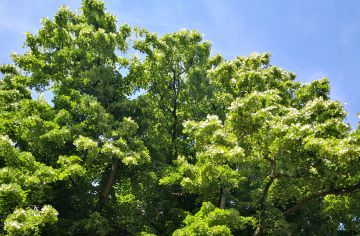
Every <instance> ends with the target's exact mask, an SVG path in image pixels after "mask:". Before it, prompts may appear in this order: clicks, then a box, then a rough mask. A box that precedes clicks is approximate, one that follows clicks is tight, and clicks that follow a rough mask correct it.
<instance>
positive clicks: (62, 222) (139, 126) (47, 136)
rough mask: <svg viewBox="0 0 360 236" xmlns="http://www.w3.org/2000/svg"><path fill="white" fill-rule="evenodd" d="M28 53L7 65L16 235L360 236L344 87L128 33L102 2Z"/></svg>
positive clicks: (6, 204) (198, 46)
mask: <svg viewBox="0 0 360 236" xmlns="http://www.w3.org/2000/svg"><path fill="white" fill-rule="evenodd" d="M25 46H26V47H27V48H28V51H27V52H26V53H24V54H22V55H17V54H14V55H13V60H14V63H13V64H11V65H2V66H0V72H1V73H2V74H3V77H2V79H1V80H0V109H1V112H0V124H1V126H0V185H1V186H0V216H1V217H0V225H1V228H2V229H1V230H2V231H1V234H8V235H292V234H295V235H323V234H346V235H351V234H353V235H356V234H357V233H359V232H360V221H359V217H360V206H359V203H358V202H359V200H360V195H359V189H360V165H359V158H360V127H359V126H358V127H357V128H356V129H353V130H351V127H350V126H349V125H348V124H346V122H345V118H346V111H345V110H344V108H343V105H342V104H341V103H340V102H338V101H333V100H331V99H330V96H329V93H330V85H329V81H328V79H320V80H316V81H313V82H311V83H308V84H302V83H300V82H297V81H296V80H295V75H294V74H293V73H290V72H286V71H285V70H283V69H281V68H279V67H276V66H273V65H271V64H270V57H271V56H270V54H269V53H265V54H251V55H250V56H248V57H237V58H235V59H234V60H225V59H224V58H222V57H221V55H216V56H210V55H211V53H210V52H211V44H210V43H209V42H207V41H204V40H203V39H202V36H201V34H200V33H198V32H196V31H187V30H181V31H179V32H175V33H169V34H165V35H162V36H158V35H156V34H154V33H151V32H148V31H147V30H145V29H142V28H138V27H135V28H132V27H130V26H128V25H121V26H120V27H118V26H117V25H116V20H115V16H113V15H111V14H110V13H108V12H107V11H106V9H105V6H104V3H103V2H101V1H99V0H83V4H82V7H81V11H80V12H79V13H75V12H73V11H71V10H69V9H68V8H66V7H62V8H60V9H59V11H58V13H57V14H56V15H55V17H54V19H43V21H42V27H41V29H40V30H39V31H38V33H36V34H30V33H27V37H26V41H25ZM129 52H132V53H135V54H137V56H136V55H135V56H129ZM34 91H37V92H38V93H40V94H41V93H42V92H43V91H51V92H52V93H53V95H54V98H53V100H52V102H50V101H49V100H48V99H45V98H44V97H43V96H39V97H38V98H33V97H32V95H31V93H33V92H34Z"/></svg>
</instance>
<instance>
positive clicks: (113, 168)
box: [96, 158, 119, 211]
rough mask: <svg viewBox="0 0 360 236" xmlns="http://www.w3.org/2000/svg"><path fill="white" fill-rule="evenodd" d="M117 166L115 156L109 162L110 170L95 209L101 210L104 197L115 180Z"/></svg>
mask: <svg viewBox="0 0 360 236" xmlns="http://www.w3.org/2000/svg"><path fill="white" fill-rule="evenodd" d="M118 168H119V160H118V159H117V158H115V159H114V160H113V161H112V164H111V171H110V174H109V177H108V179H107V180H106V182H105V185H104V187H103V188H102V190H101V192H100V196H99V201H98V203H97V205H96V210H97V211H101V210H102V208H103V207H104V205H105V202H106V199H107V198H108V196H109V192H110V190H111V188H112V186H113V184H114V182H115V177H116V173H117V171H118Z"/></svg>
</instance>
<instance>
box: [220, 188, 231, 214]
mask: <svg viewBox="0 0 360 236" xmlns="http://www.w3.org/2000/svg"><path fill="white" fill-rule="evenodd" d="M229 192H230V189H229V188H222V189H220V199H219V208H220V209H225V208H226V195H227V194H228V193H229Z"/></svg>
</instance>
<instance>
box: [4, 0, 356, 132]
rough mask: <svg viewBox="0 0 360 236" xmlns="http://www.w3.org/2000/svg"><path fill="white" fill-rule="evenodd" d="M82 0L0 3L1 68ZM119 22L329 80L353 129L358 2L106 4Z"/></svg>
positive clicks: (125, 0)
mask: <svg viewBox="0 0 360 236" xmlns="http://www.w3.org/2000/svg"><path fill="white" fill-rule="evenodd" d="M80 3H81V1H80V0H0V45H1V47H0V63H8V62H10V59H9V54H10V52H23V51H24V49H23V48H22V44H23V41H24V38H25V35H24V32H25V31H30V32H36V30H37V29H38V28H39V26H40V18H42V17H52V16H53V15H54V14H55V12H56V10H57V8H58V7H59V6H61V5H64V4H65V5H68V6H70V7H71V8H72V9H78V8H79V7H80ZM105 3H106V6H107V9H108V11H110V12H112V13H114V14H115V15H116V16H117V19H118V23H119V24H121V23H128V24H130V25H133V26H143V27H146V28H147V29H149V30H151V31H154V32H157V33H158V34H164V33H167V32H172V31H176V30H179V29H182V28H186V29H197V30H199V31H200V32H202V33H203V34H204V36H205V39H207V40H210V41H212V42H213V53H214V54H215V53H221V54H222V55H224V56H225V57H226V58H228V59H232V58H234V57H235V56H237V55H248V54H250V53H251V52H253V51H256V52H267V51H268V52H271V53H272V55H273V58H272V64H273V65H278V66H280V67H283V68H284V69H286V70H289V71H293V72H295V73H296V74H297V76H298V77H297V80H299V81H302V82H308V81H311V80H314V79H319V78H321V77H328V78H329V79H330V81H331V86H332V98H333V99H338V100H340V101H341V102H343V103H346V104H345V107H346V109H347V110H348V112H349V118H348V122H349V123H351V125H352V126H353V127H354V126H355V125H357V123H358V118H357V116H356V114H357V113H358V112H360V59H359V54H360V1H358V0H346V1H341V0H302V1H289V0H276V1H269V0H182V1H179V0H152V1H150V0H138V1H136V0H132V1H129V0H105Z"/></svg>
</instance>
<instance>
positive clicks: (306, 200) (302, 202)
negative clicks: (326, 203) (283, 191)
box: [284, 182, 360, 216]
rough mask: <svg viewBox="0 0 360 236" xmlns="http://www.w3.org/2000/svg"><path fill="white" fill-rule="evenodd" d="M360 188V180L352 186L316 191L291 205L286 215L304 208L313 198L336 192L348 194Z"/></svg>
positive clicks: (337, 193)
mask: <svg viewBox="0 0 360 236" xmlns="http://www.w3.org/2000/svg"><path fill="white" fill-rule="evenodd" d="M359 189H360V182H359V183H357V184H355V185H352V186H347V187H342V188H335V189H329V190H324V191H321V192H318V193H315V194H313V195H311V196H308V197H305V198H303V199H302V200H300V201H299V202H298V203H297V204H296V205H295V206H293V207H291V208H290V209H288V210H286V211H285V212H284V215H285V216H289V215H292V214H294V213H295V212H296V211H298V210H300V209H302V208H303V207H305V205H306V204H308V203H309V202H311V201H312V200H315V199H318V198H321V197H325V196H326V195H329V194H335V195H342V194H347V193H351V192H353V191H356V190H359Z"/></svg>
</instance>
